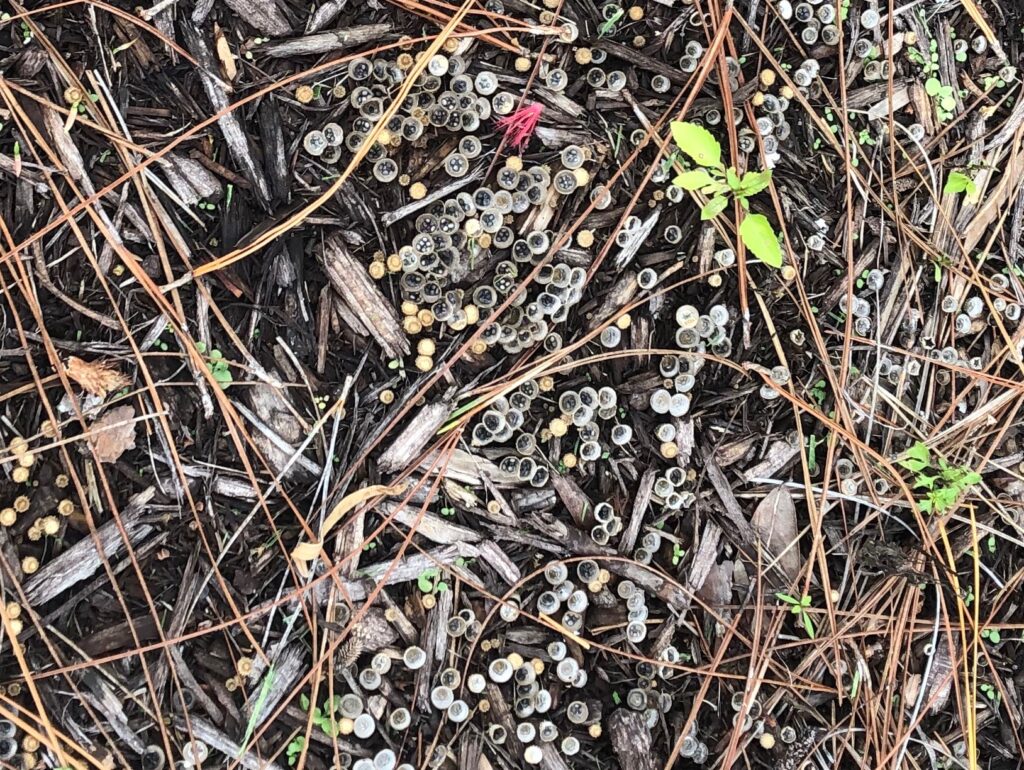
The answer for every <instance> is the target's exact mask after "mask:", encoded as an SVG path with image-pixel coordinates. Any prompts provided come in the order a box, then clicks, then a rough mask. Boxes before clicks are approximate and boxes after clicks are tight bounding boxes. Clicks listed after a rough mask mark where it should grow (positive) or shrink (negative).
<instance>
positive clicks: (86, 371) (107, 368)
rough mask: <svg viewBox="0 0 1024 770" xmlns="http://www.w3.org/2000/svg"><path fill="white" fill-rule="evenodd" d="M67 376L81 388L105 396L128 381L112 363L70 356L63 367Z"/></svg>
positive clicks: (122, 386)
mask: <svg viewBox="0 0 1024 770" xmlns="http://www.w3.org/2000/svg"><path fill="white" fill-rule="evenodd" d="M64 371H65V372H66V373H67V375H68V377H70V378H71V379H73V380H74V381H75V382H77V383H78V384H79V385H81V386H82V389H83V390H85V391H86V392H87V393H91V394H92V395H94V396H100V397H103V396H106V395H107V394H108V393H112V392H113V391H115V390H120V389H121V388H124V387H127V386H128V385H129V384H130V382H129V380H128V378H127V377H125V376H124V375H123V374H121V372H119V371H118V370H117V369H116V368H115V367H114V365H113V364H110V363H107V362H105V361H83V360H82V359H81V358H78V357H77V356H71V357H70V358H69V359H68V362H67V364H66V365H65V367H64Z"/></svg>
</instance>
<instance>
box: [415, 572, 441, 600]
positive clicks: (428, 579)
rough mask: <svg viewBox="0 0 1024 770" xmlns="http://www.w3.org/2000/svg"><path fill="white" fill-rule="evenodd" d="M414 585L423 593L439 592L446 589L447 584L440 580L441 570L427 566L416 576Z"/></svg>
mask: <svg viewBox="0 0 1024 770" xmlns="http://www.w3.org/2000/svg"><path fill="white" fill-rule="evenodd" d="M416 585H417V586H418V587H419V589H420V591H422V592H423V593H425V594H440V593H444V592H445V591H447V590H448V584H447V583H445V582H444V581H443V580H441V570H439V569H438V568H437V567H428V568H427V569H425V570H423V572H421V573H420V576H419V577H418V578H416Z"/></svg>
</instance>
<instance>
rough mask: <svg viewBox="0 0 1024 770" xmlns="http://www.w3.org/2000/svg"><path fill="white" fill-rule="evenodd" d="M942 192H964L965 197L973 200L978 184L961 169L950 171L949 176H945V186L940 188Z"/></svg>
mask: <svg viewBox="0 0 1024 770" xmlns="http://www.w3.org/2000/svg"><path fill="white" fill-rule="evenodd" d="M942 192H944V193H948V194H951V195H952V194H956V193H961V192H966V193H967V197H968V198H969V199H972V200H973V199H974V197H975V196H976V195H977V194H978V185H976V184H975V183H974V180H973V179H971V178H970V177H969V176H967V174H964V173H963V172H961V171H950V172H949V176H948V177H946V186H945V187H943V188H942Z"/></svg>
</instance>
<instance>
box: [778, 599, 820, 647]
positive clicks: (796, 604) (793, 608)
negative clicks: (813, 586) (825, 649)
mask: <svg viewBox="0 0 1024 770" xmlns="http://www.w3.org/2000/svg"><path fill="white" fill-rule="evenodd" d="M775 598H776V599H778V600H779V601H782V602H785V603H786V604H788V605H789V611H790V612H792V613H793V614H794V615H796V616H797V617H798V618H799V619H800V623H801V624H802V625H803V627H804V631H806V632H807V637H808V638H809V639H813V638H814V621H813V620H811V616H810V615H809V614H808V612H807V609H808V608H809V607H810V606H811V597H810V596H808V595H807V594H804V595H803V596H801V597H800V598H799V599H797V598H796V597H795V596H790V595H789V594H780V593H777V594H775Z"/></svg>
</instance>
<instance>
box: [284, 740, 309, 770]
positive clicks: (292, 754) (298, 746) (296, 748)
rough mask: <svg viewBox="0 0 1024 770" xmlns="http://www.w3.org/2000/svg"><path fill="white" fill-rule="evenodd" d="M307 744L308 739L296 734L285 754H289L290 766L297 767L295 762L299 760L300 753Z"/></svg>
mask: <svg viewBox="0 0 1024 770" xmlns="http://www.w3.org/2000/svg"><path fill="white" fill-rule="evenodd" d="M305 745H306V739H305V738H304V737H303V736H301V735H296V736H295V737H294V738H292V739H291V741H290V742H289V744H288V747H287V748H286V749H285V754H287V755H288V767H295V763H296V762H298V761H299V755H300V754H302V747H303V746H305Z"/></svg>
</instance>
